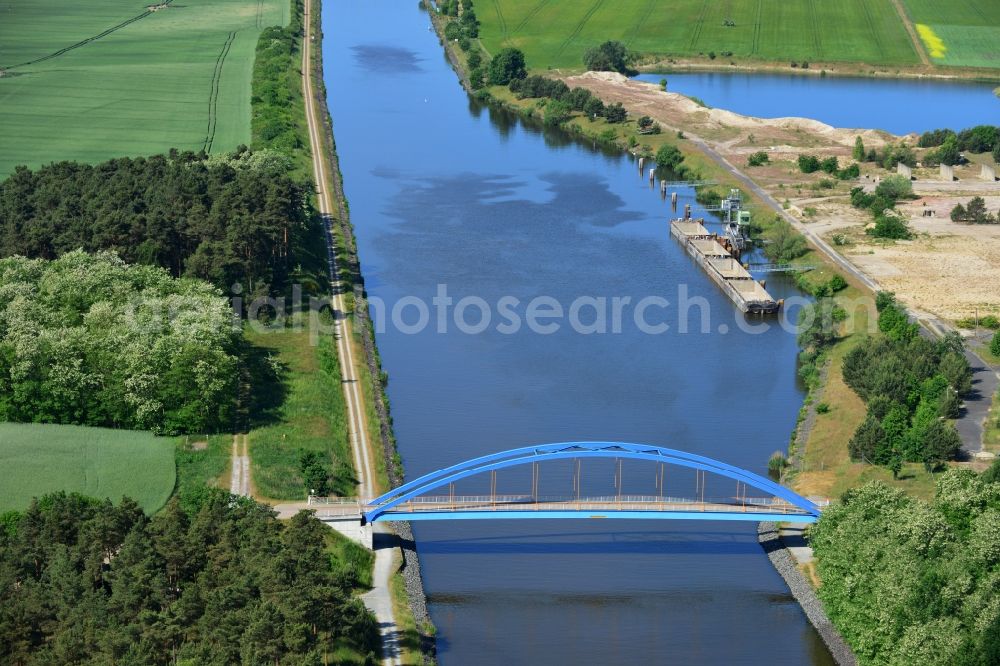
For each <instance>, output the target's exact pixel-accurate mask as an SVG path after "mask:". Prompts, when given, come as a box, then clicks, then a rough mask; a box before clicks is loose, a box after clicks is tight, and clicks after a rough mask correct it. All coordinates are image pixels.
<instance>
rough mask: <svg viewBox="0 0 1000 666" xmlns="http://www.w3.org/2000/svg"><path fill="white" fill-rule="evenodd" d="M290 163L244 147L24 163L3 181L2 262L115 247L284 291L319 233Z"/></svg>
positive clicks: (132, 255) (211, 277)
mask: <svg viewBox="0 0 1000 666" xmlns="http://www.w3.org/2000/svg"><path fill="white" fill-rule="evenodd" d="M291 166H292V165H291V160H290V159H289V158H288V157H286V156H284V155H281V154H279V153H274V152H270V151H263V152H256V153H255V152H252V151H250V150H247V149H245V148H241V149H239V150H238V151H236V152H235V153H233V154H231V155H221V156H212V157H205V156H204V155H199V154H194V153H177V152H171V153H170V155H155V156H152V157H145V158H129V157H122V158H118V159H113V160H109V161H107V162H103V163H101V164H97V165H93V166H91V165H86V164H78V163H76V162H59V163H56V164H51V165H49V166H45V167H42V168H40V169H38V170H37V171H32V170H30V169H27V168H25V167H18V168H17V169H16V170H15V172H14V173H13V174H12V175H11V176H10V177H9V178H8V179H7V180H5V181H3V182H2V183H0V256H11V255H23V256H26V257H31V258H40V259H54V258H56V257H58V256H60V255H61V254H63V253H65V252H69V251H72V250H76V249H83V250H86V251H88V252H96V251H100V250H113V251H115V252H117V253H118V255H119V256H121V257H122V258H123V259H124V260H125V261H127V262H128V263H133V264H149V265H157V266H163V267H164V268H166V269H168V270H169V271H170V273H171V274H172V275H173V276H174V277H182V276H183V277H197V278H202V279H205V280H208V281H209V282H211V283H212V284H214V285H216V286H217V287H219V288H222V289H224V290H226V291H227V292H228V291H229V289H230V288H231V287H232V285H233V284H236V283H239V284H240V285H242V290H243V293H244V294H254V295H258V294H266V293H269V292H280V291H282V290H283V289H284V288H285V286H286V285H287V283H288V281H289V279H290V278H291V277H293V272H294V271H295V270H296V268H297V267H298V266H299V265H300V264H301V263H302V262H303V261H304V260H303V257H302V255H303V254H305V253H307V252H308V251H310V250H307V249H306V246H307V245H308V244H309V241H310V240H313V239H315V238H317V237H318V236H319V235H318V234H316V233H315V232H314V231H312V232H311V231H310V228H309V225H310V224H312V221H311V219H310V215H309V212H308V209H307V202H306V196H307V188H306V186H304V185H303V184H302V183H300V182H298V181H296V180H295V179H294V178H292V177H291V175H290V173H289V172H290V170H291ZM311 251H315V250H314V249H313V250H311Z"/></svg>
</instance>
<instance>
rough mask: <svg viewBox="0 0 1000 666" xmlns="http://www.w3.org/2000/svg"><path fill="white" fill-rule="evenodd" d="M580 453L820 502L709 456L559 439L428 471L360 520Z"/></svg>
mask: <svg viewBox="0 0 1000 666" xmlns="http://www.w3.org/2000/svg"><path fill="white" fill-rule="evenodd" d="M581 458H624V459H633V460H646V461H652V462H660V463H667V464H671V465H678V466H681V467H688V468H691V469H695V470H700V471H705V472H711V473H713V474H716V475H719V476H723V477H727V478H730V479H733V480H736V481H739V482H741V483H744V484H746V485H747V486H750V487H753V488H756V489H757V490H760V491H763V492H765V493H768V494H770V495H773V496H774V497H778V498H780V499H782V500H784V501H786V502H788V503H789V504H791V505H792V506H795V507H797V508H798V509H800V510H802V511H803V512H805V513H806V514H808V516H811V517H812V518H815V517H817V516H819V507H818V506H816V504H814V503H813V502H811V501H810V500H808V499H806V498H805V497H802V496H801V495H799V494H798V493H796V492H793V491H792V490H789V489H788V488H786V487H784V486H782V485H781V484H779V483H775V482H774V481H771V480H770V479H768V478H766V477H763V476H760V475H759V474H755V473H753V472H750V471H748V470H745V469H741V468H739V467H734V466H733V465H728V464H726V463H723V462H721V461H718V460H715V459H713V458H708V457H705V456H700V455H696V454H693V453H687V452H685V451H678V450H676V449H668V448H664V447H661V446H653V445H649V444H631V443H627V442H562V443H556V444H542V445H538V446H527V447H522V448H517V449H511V450H509V451H501V452H499V453H492V454H489V455H486V456H480V457H478V458H473V459H471V460H466V461H465V462H461V463H458V464H456V465H452V466H450V467H446V468H444V469H440V470H437V471H434V472H430V473H428V474H425V475H423V476H421V477H419V478H417V479H414V480H413V481H410V482H408V483H404V484H403V485H401V486H399V487H397V488H394V489H392V490H390V491H389V492H387V493H385V494H384V495H381V496H380V497H376V498H375V499H373V500H371V501H370V502H368V504H367V505H366V506H365V511H364V515H365V519H366V520H367V521H368V522H373V521H376V520H378V519H379V518H380V517H381V516H382V515H383V514H385V513H386V512H388V511H391V510H392V508H393V507H395V506H397V505H399V504H402V503H404V502H407V501H409V500H411V499H414V498H416V497H419V496H420V495H424V494H426V493H428V492H430V491H432V490H435V489H437V488H441V487H444V486H447V485H449V484H451V483H454V482H456V481H459V480H461V479H465V478H468V477H471V476H475V475H477V474H482V473H484V472H491V471H495V470H499V469H504V468H507V467H514V466H518V465H528V464H532V463H538V462H547V461H551V460H567V459H581Z"/></svg>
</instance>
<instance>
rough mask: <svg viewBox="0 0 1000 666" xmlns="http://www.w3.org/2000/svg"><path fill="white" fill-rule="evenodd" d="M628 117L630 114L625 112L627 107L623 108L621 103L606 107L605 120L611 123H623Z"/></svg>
mask: <svg viewBox="0 0 1000 666" xmlns="http://www.w3.org/2000/svg"><path fill="white" fill-rule="evenodd" d="M627 117H628V112H627V111H625V107H624V106H622V104H621V102H615V103H614V104H608V105H607V106H605V107H604V118H605V120H607V121H608V122H609V123H623V122H625V119H626V118H627Z"/></svg>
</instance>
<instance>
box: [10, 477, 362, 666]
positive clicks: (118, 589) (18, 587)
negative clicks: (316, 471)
mask: <svg viewBox="0 0 1000 666" xmlns="http://www.w3.org/2000/svg"><path fill="white" fill-rule="evenodd" d="M328 532H329V528H328V527H326V526H325V525H323V524H322V523H321V522H319V521H318V520H317V519H316V518H315V517H313V515H312V513H310V512H302V513H299V514H298V515H297V516H295V517H294V518H292V519H291V520H289V521H287V522H281V521H278V520H277V518H276V515H275V513H274V511H272V510H271V508H270V507H266V506H263V505H260V504H257V503H256V502H254V501H253V500H251V499H249V498H243V497H234V496H230V495H229V494H228V493H224V492H222V491H219V490H214V491H211V492H206V493H205V494H204V495H203V496H202V498H201V499H200V501H199V502H197V503H196V504H194V505H193V506H192V508H191V509H190V510H189V511H185V510H184V509H183V508H182V507H181V505H180V504H179V503H178V502H177V500H176V499H175V500H173V501H172V502H171V503H170V504H168V505H167V507H166V509H165V510H164V511H162V512H161V513H159V514H157V515H156V516H154V517H153V518H147V517H146V516H145V515H143V513H142V510H141V509H140V508H139V506H138V505H137V504H135V502H133V501H132V500H130V499H127V498H125V499H123V500H122V501H121V502H120V503H119V504H117V505H114V504H112V503H111V502H110V501H108V500H105V501H103V502H100V501H97V500H93V499H89V498H85V497H82V496H79V495H67V494H65V493H58V494H53V495H47V496H45V497H42V498H40V499H38V500H36V501H34V502H32V504H31V506H30V507H29V508H28V509H27V510H26V511H24V512H23V513H18V512H11V513H7V514H3V515H2V516H0V563H2V565H0V599H3V603H2V604H0V636H3V640H2V641H0V661H2V662H3V663H5V664H12V665H15V666H33V665H35V664H37V665H39V666H42V665H48V664H83V663H86V664H152V665H163V666H166V665H168V664H169V665H171V666H195V664H204V665H214V664H217V665H219V666H223V665H226V664H239V663H242V664H272V665H276V666H281V665H289V666H290V665H295V666H307V665H308V666H320V665H321V664H328V663H330V662H329V657H330V655H332V654H337V655H343V654H344V652H345V651H348V652H349V653H352V654H355V655H358V657H359V658H360V659H362V660H365V663H370V664H375V663H377V662H376V660H375V657H374V653H375V652H377V650H378V643H379V632H378V626H377V624H376V622H375V618H374V617H373V616H372V615H371V614H370V613H369V612H368V611H367V610H366V609H365V608H364V606H363V605H362V603H361V601H360V599H358V598H357V597H355V596H353V594H352V590H353V588H354V587H355V586H356V585H357V575H356V574H355V573H353V572H352V571H351V569H350V568H342V569H340V570H339V571H335V570H334V569H333V568H332V563H331V559H330V551H329V550H328V548H327V545H326V544H327V541H326V539H327V537H328ZM366 655H367V659H366Z"/></svg>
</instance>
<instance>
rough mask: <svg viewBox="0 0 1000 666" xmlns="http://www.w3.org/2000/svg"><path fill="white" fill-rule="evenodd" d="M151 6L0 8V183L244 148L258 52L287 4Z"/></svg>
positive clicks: (20, 2) (31, 1) (241, 0)
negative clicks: (12, 176)
mask: <svg viewBox="0 0 1000 666" xmlns="http://www.w3.org/2000/svg"><path fill="white" fill-rule="evenodd" d="M148 4H150V2H149V0H146V1H142V0H132V1H126V0H100V2H96V3H79V2H70V1H69V0H50V1H49V2H44V3H39V2H37V1H36V0H0V70H2V71H3V74H4V75H3V77H0V137H3V138H2V141H0V177H3V176H5V175H6V174H8V173H10V172H11V171H12V170H13V168H14V166H15V165H18V164H27V165H29V166H38V165H40V164H45V163H48V162H51V161H54V160H62V159H75V160H81V161H86V162H97V161H101V160H104V159H108V158H111V157H118V156H122V155H147V154H152V153H161V152H165V151H166V150H168V149H170V148H178V149H182V150H201V149H207V150H209V151H210V152H223V151H229V150H232V149H233V148H235V147H236V146H238V145H239V144H241V143H246V144H249V143H250V74H251V70H252V68H253V58H254V49H255V47H256V43H257V38H258V36H259V35H260V32H261V29H262V28H264V27H267V26H270V25H279V24H280V25H284V24H285V23H286V22H287V21H288V13H289V9H290V8H289V3H288V2H287V0H195V1H191V2H188V1H179V2H176V3H172V4H169V5H167V6H166V7H165V8H162V9H158V10H157V11H154V12H150V11H148V10H147V9H146V6H147V5H148Z"/></svg>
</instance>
